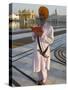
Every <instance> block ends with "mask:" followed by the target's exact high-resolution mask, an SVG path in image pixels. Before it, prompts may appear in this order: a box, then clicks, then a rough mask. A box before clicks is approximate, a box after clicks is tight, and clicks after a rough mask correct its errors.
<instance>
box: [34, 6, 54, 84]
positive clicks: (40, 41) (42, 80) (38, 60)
mask: <svg viewBox="0 0 68 90" xmlns="http://www.w3.org/2000/svg"><path fill="white" fill-rule="evenodd" d="M38 12H39V18H40V26H41V28H42V30H43V34H42V35H41V36H38V37H37V34H36V33H34V32H33V34H32V39H33V40H35V43H34V59H33V70H34V72H37V73H38V77H39V79H38V84H39V85H45V84H46V82H47V71H48V70H50V58H51V56H50V44H52V43H53V41H54V30H53V27H52V26H51V25H49V24H48V23H47V22H46V21H47V18H48V15H49V11H48V8H46V7H44V6H41V7H40V8H39V10H38ZM40 47H41V49H42V50H41V49H40ZM43 52H44V53H43Z"/></svg>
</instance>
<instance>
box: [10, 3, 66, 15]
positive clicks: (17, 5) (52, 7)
mask: <svg viewBox="0 0 68 90" xmlns="http://www.w3.org/2000/svg"><path fill="white" fill-rule="evenodd" d="M40 6H41V5H40V4H24V3H13V4H12V11H13V13H17V12H18V10H19V9H20V10H23V9H26V10H28V9H30V10H34V12H35V13H36V14H37V15H38V8H39V7H40ZM43 6H46V7H47V8H48V9H49V14H50V15H51V14H54V13H55V9H57V13H58V14H59V15H66V6H56V5H45V4H44V5H43Z"/></svg>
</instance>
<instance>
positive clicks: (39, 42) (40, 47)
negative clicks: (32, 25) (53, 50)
mask: <svg viewBox="0 0 68 90" xmlns="http://www.w3.org/2000/svg"><path fill="white" fill-rule="evenodd" d="M37 42H38V46H39V49H40V52H41V53H42V49H41V46H40V42H39V37H38V36H37Z"/></svg>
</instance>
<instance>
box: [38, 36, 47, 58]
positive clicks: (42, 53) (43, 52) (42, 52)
mask: <svg viewBox="0 0 68 90" xmlns="http://www.w3.org/2000/svg"><path fill="white" fill-rule="evenodd" d="M37 42H38V46H39V49H40V54H41V55H43V56H44V55H45V53H46V51H47V50H48V46H47V48H46V49H45V50H44V51H42V49H41V46H40V41H39V37H38V36H37ZM44 57H45V56H44Z"/></svg>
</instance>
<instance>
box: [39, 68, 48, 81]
mask: <svg viewBox="0 0 68 90" xmlns="http://www.w3.org/2000/svg"><path fill="white" fill-rule="evenodd" d="M38 80H39V81H40V80H42V81H43V82H44V83H45V82H46V81H47V69H45V70H42V71H40V72H38Z"/></svg>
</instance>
